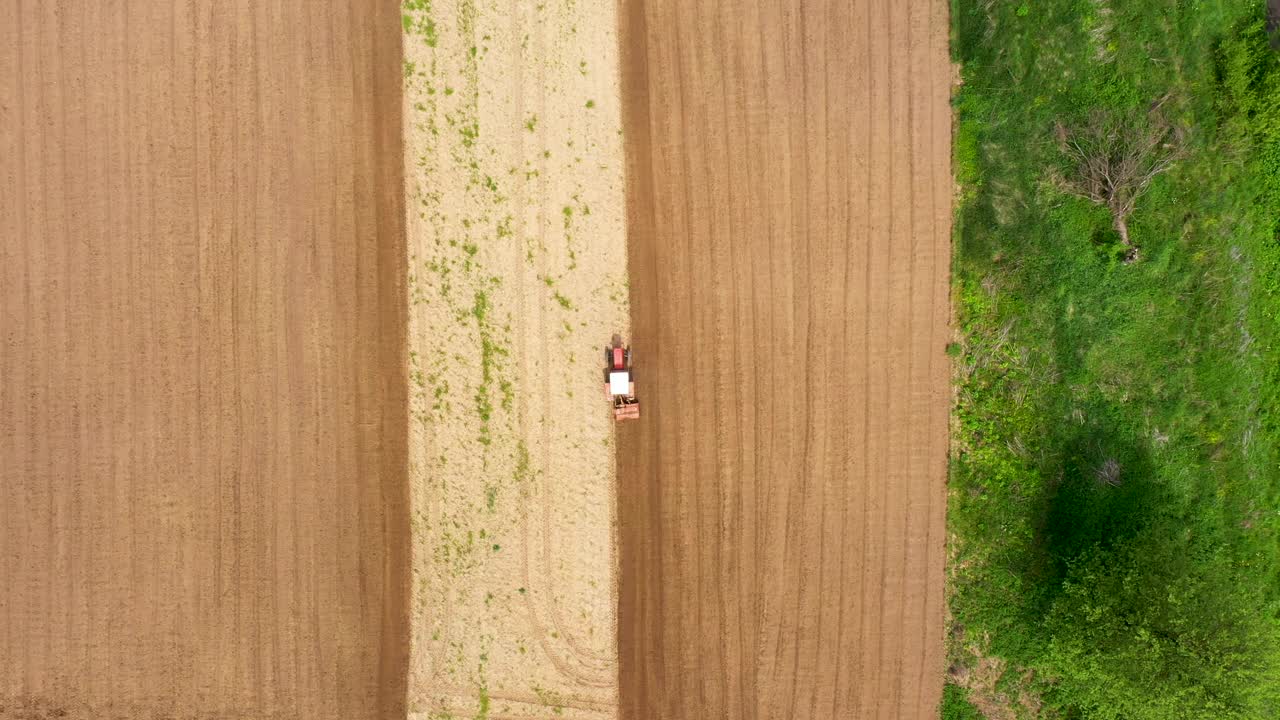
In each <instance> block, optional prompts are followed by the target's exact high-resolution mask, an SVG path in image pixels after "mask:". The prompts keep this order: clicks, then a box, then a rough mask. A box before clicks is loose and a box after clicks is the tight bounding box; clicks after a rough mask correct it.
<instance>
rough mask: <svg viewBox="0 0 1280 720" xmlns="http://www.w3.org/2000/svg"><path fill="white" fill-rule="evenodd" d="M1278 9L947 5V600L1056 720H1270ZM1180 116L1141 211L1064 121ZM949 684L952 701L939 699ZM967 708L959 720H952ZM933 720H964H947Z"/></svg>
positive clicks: (1278, 488)
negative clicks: (1271, 35) (1066, 135)
mask: <svg viewBox="0 0 1280 720" xmlns="http://www.w3.org/2000/svg"><path fill="white" fill-rule="evenodd" d="M1262 6H1263V3H1262V2H1258V1H1255V2H1230V1H1228V0H1216V1H1211V0H1200V1H1198V2H1173V1H1172V0H1130V1H1128V2H1120V1H1119V0H1111V1H1109V2H1101V1H1089V0H1036V1H1034V2H1022V3H997V2H989V1H988V0H955V2H954V3H953V10H954V12H953V17H954V22H955V28H954V38H953V39H954V42H953V48H954V54H955V56H956V59H957V60H958V61H960V62H961V63H962V64H963V68H964V69H963V79H964V85H963V86H962V88H961V89H960V90H959V91H958V93H957V97H956V101H955V103H956V109H957V112H958V115H959V123H958V125H957V129H956V137H955V144H954V167H955V172H956V176H957V180H958V183H959V184H960V186H961V191H960V194H959V200H958V207H957V212H956V235H955V237H956V259H955V268H954V269H955V296H956V305H957V312H958V316H959V322H960V329H961V334H962V340H961V342H960V343H959V346H958V347H955V348H948V353H949V354H951V355H952V356H953V361H954V362H955V364H956V366H957V374H958V377H957V382H958V393H957V406H956V408H955V415H956V420H957V425H956V427H957V436H956V448H957V450H956V452H955V454H954V457H953V461H952V470H951V499H950V514H949V523H950V526H951V530H952V533H953V535H954V537H955V538H956V540H955V543H954V546H953V553H954V561H953V563H952V570H951V578H950V592H951V595H950V597H951V606H952V611H953V614H954V616H955V622H956V623H957V625H958V626H959V627H960V628H961V630H962V632H961V633H959V636H958V637H959V638H960V640H957V641H954V642H953V647H952V648H951V655H952V660H953V661H954V662H959V663H972V662H974V660H975V658H974V657H973V654H972V652H971V651H970V648H971V647H974V646H977V647H979V648H980V651H981V652H982V653H985V654H989V655H996V656H999V657H1002V658H1004V659H1005V660H1007V661H1008V662H1009V671H1010V673H1019V674H1020V673H1022V672H1024V671H1027V670H1030V671H1032V677H1033V680H1032V683H1031V685H1032V687H1033V689H1034V691H1035V692H1036V693H1037V695H1038V696H1039V697H1040V698H1041V700H1042V701H1043V702H1044V704H1045V705H1044V709H1043V711H1042V716H1044V717H1051V718H1052V717H1062V718H1081V719H1084V718H1115V719H1116V720H1120V719H1122V718H1123V719H1125V720H1138V719H1144V718H1153V719H1154V718H1181V717H1215V718H1269V717H1276V716H1278V715H1280V649H1278V648H1280V621H1278V620H1277V618H1280V512H1277V510H1278V509H1280V465H1278V461H1280V455H1278V454H1277V448H1280V402H1277V390H1278V389H1280V371H1278V370H1277V368H1280V331H1278V328H1277V323H1278V321H1280V243H1278V241H1277V230H1278V228H1280V226H1278V221H1277V218H1280V60H1277V57H1276V54H1275V53H1274V51H1271V50H1270V49H1269V48H1268V47H1267V44H1266V38H1265V37H1264V36H1263V34H1262V31H1261V29H1260V25H1259V18H1260V17H1261V12H1262ZM1166 95H1168V96H1169V97H1170V100H1169V101H1168V103H1167V105H1166V113H1167V115H1168V116H1169V118H1170V119H1171V121H1173V122H1174V123H1175V124H1177V125H1179V126H1181V127H1182V128H1184V129H1185V140H1183V145H1182V146H1183V148H1184V150H1185V157H1184V158H1183V159H1182V160H1181V161H1180V162H1179V163H1178V164H1176V165H1175V166H1174V167H1173V169H1172V170H1171V171H1170V172H1168V173H1166V174H1164V175H1161V176H1159V177H1158V178H1156V179H1155V181H1154V182H1153V183H1152V184H1151V185H1150V188H1149V191H1148V192H1147V193H1146V194H1145V195H1144V196H1143V197H1142V198H1141V199H1140V200H1139V201H1138V203H1137V207H1136V210H1135V212H1134V214H1133V215H1132V217H1131V218H1130V223H1129V224H1130V230H1131V231H1132V235H1133V241H1134V243H1135V244H1137V245H1138V246H1140V248H1141V254H1140V259H1139V260H1138V261H1137V262H1133V263H1126V262H1124V261H1123V258H1122V257H1121V254H1120V253H1118V252H1117V247H1116V242H1117V238H1116V236H1115V235H1114V231H1113V230H1112V229H1111V218H1110V216H1109V214H1108V212H1107V210H1106V209H1105V208H1102V207H1100V206H1097V205H1094V204H1092V203H1090V202H1088V201H1086V200H1083V199H1080V198H1077V197H1073V196H1069V195H1066V194H1064V193H1063V192H1061V191H1060V190H1059V189H1058V187H1059V185H1058V184H1056V183H1055V182H1053V180H1052V178H1053V176H1054V173H1055V172H1056V173H1069V172H1070V171H1071V168H1070V167H1069V165H1068V164H1067V163H1066V161H1065V158H1064V157H1063V155H1062V152H1061V150H1060V149H1059V146H1058V142H1057V141H1056V139H1055V127H1056V126H1057V125H1058V124H1059V123H1060V124H1062V125H1063V126H1066V127H1073V126H1078V125H1079V124H1081V123H1083V122H1085V121H1086V120H1087V119H1088V117H1089V116H1090V113H1095V112H1102V113H1108V114H1111V115H1112V116H1114V117H1139V118H1142V117H1144V116H1145V111H1146V108H1147V107H1148V106H1149V104H1150V103H1152V102H1154V101H1155V100H1157V99H1158V98H1161V97H1164V96H1166ZM949 692H953V691H949ZM956 712H959V711H956ZM944 717H964V716H963V715H947V716H944Z"/></svg>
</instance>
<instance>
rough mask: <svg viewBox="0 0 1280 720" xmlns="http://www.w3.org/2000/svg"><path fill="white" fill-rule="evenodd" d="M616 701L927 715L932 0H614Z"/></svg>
mask: <svg viewBox="0 0 1280 720" xmlns="http://www.w3.org/2000/svg"><path fill="white" fill-rule="evenodd" d="M621 32H622V37H623V38H624V42H623V97H624V109H623V110H624V116H623V117H624V129H625V134H626V138H627V154H628V183H629V187H628V202H629V207H628V223H629V239H628V242H629V253H630V273H631V293H632V296H631V302H632V305H631V307H632V325H633V332H634V342H635V347H636V349H637V358H638V367H637V377H638V384H639V390H640V393H641V402H642V404H643V407H644V412H645V416H644V418H642V419H641V420H640V422H639V423H638V424H636V425H635V426H634V427H629V428H624V431H623V432H621V433H620V436H619V445H618V468H619V477H618V488H619V495H620V498H619V521H620V537H621V548H620V555H621V561H622V567H621V581H620V582H621V586H620V618H619V622H620V637H619V642H620V650H621V678H622V688H621V699H622V705H623V710H624V713H623V717H626V718H632V719H634V720H640V719H641V718H643V719H645V720H651V719H654V718H667V719H669V720H690V719H692V718H735V719H736V718H779V719H781V718H787V719H791V718H855V719H859V720H861V719H866V718H929V717H936V712H937V703H938V700H939V696H940V692H941V686H942V676H943V666H942V665H943V646H942V631H943V592H942V590H943V588H942V581H943V573H942V570H943V540H944V538H943V530H944V524H943V518H944V493H943V490H944V472H945V458H946V437H947V436H946V420H947V410H948V390H947V364H946V357H945V353H944V349H945V345H946V343H947V340H948V336H949V335H948V333H949V331H948V328H947V321H948V311H947V294H948V290H947V276H948V266H949V234H950V233H949V221H950V192H951V184H950V168H949V152H950V150H949V139H950V134H949V117H950V113H949V107H948V94H949V77H950V74H949V64H948V55H947V46H946V41H947V4H946V3H945V2H943V0H927V1H926V0H920V1H919V2H892V1H891V0H858V1H857V2H846V1H845V0H818V1H816V2H803V3H802V2H798V0H773V1H771V2H765V3H752V2H731V1H728V0H719V1H716V0H698V1H695V2H683V1H681V2H676V0H624V2H623V26H622V30H621Z"/></svg>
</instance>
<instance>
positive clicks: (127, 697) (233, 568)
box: [0, 0, 408, 720]
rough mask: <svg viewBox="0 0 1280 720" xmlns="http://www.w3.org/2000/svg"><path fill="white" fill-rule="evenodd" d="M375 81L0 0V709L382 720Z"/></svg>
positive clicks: (266, 51) (387, 129)
mask: <svg viewBox="0 0 1280 720" xmlns="http://www.w3.org/2000/svg"><path fill="white" fill-rule="evenodd" d="M400 62H401V60H400V18H399V11H398V4H397V3H395V2H392V1H390V0H382V1H380V2H378V3H376V4H370V3H365V2H357V1H355V0H351V1H349V2H323V3H317V2H311V1H309V0H308V1H304V0H286V1H285V2H271V3H266V2H256V1H254V0H240V1H239V2H234V3H232V2H225V3H224V2H218V3H211V2H192V1H187V2H170V1H169V0H152V1H147V0H127V1H125V2H112V3H102V2H92V1H87V0H86V1H84V2H59V3H54V2H39V1H38V0H27V1H25V2H24V1H21V0H19V1H17V2H13V1H11V2H4V3H0V718H4V717H22V718H36V717H46V716H47V717H71V718H94V720H99V719H102V718H130V719H131V720H132V719H134V718H161V717H163V718H189V717H192V718H194V717H198V718H255V719H258V718H335V719H339V718H340V719H341V720H352V719H354V718H374V717H395V716H399V717H403V716H404V697H405V667H404V664H405V656H406V653H407V641H408V630H407V627H406V622H405V620H406V612H407V610H406V607H405V602H406V598H407V591H408V589H407V586H406V585H405V582H406V581H407V577H408V576H407V573H406V563H407V553H408V531H407V510H406V508H405V503H406V502H407V484H406V480H405V457H404V453H405V433H406V423H407V420H406V398H405V392H406V391H405V385H406V380H405V375H404V370H403V365H404V353H405V336H404V333H405V329H404V328H405V317H406V307H405V299H404V257H403V255H404V248H403V241H404V237H403V236H404V233H403V222H404V220H403V209H402V208H403V206H402V203H403V200H402V181H401V169H400V168H401V150H400V109H401V107H400V87H401V77H402V71H401V65H400Z"/></svg>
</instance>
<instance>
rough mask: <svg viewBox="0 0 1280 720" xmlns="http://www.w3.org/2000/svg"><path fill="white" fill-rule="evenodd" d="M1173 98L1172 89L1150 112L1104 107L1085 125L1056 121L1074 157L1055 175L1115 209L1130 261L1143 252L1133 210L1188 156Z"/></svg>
mask: <svg viewBox="0 0 1280 720" xmlns="http://www.w3.org/2000/svg"><path fill="white" fill-rule="evenodd" d="M1168 100H1169V96H1168V95H1166V96H1165V97H1163V98H1161V99H1160V100H1157V101H1156V102H1155V103H1153V104H1152V105H1151V107H1150V108H1148V109H1147V111H1146V112H1145V113H1138V112H1129V113H1118V112H1113V111H1107V110H1101V109H1098V110H1094V111H1093V112H1092V113H1090V115H1089V119H1088V121H1086V122H1085V123H1084V124H1082V125H1081V126H1079V127H1076V128H1067V127H1066V126H1064V125H1063V124H1062V123H1058V124H1057V126H1056V130H1057V137H1058V146H1059V147H1060V148H1061V149H1062V152H1063V153H1064V154H1066V156H1067V158H1068V159H1069V160H1070V162H1071V168H1070V170H1069V171H1068V172H1065V173H1059V174H1058V175H1057V176H1056V177H1055V181H1056V184H1057V185H1058V187H1059V188H1061V189H1062V190H1063V191H1064V192H1067V193H1069V194H1071V195H1076V196H1078V197H1082V198H1085V199H1086V200H1089V201H1092V202H1095V203H1098V204H1099V205H1102V206H1104V207H1106V208H1107V209H1108V210H1109V211H1110V212H1111V220H1112V225H1113V226H1114V227H1115V229H1116V232H1117V233H1118V234H1119V235H1120V242H1121V243H1123V244H1124V247H1125V260H1126V261H1127V262H1131V261H1133V260H1136V259H1137V257H1138V248H1137V247H1136V246H1135V245H1134V244H1133V242H1132V240H1130V238H1129V216H1130V215H1132V214H1133V209H1134V207H1135V206H1136V205H1137V202H1138V199H1139V198H1140V197H1142V195H1143V193H1145V192H1146V191H1147V188H1148V187H1149V186H1150V185H1151V181H1152V180H1154V179H1155V178H1156V177H1157V176H1158V175H1160V174H1161V173H1163V172H1166V171H1168V170H1169V169H1170V168H1171V167H1173V165H1174V163H1175V162H1177V161H1178V160H1179V159H1181V158H1182V156H1183V150H1182V147H1183V136H1184V132H1183V131H1182V129H1181V128H1178V127H1176V126H1174V125H1173V124H1172V123H1170V122H1169V121H1168V119H1167V118H1166V117H1165V114H1164V106H1165V104H1166V102H1167V101H1168Z"/></svg>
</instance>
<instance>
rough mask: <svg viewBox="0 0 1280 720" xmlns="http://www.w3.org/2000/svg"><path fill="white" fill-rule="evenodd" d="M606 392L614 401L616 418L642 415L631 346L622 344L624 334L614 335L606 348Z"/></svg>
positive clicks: (633, 417) (629, 418)
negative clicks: (637, 397)
mask: <svg viewBox="0 0 1280 720" xmlns="http://www.w3.org/2000/svg"><path fill="white" fill-rule="evenodd" d="M604 362H605V366H604V392H605V395H606V396H607V397H609V399H610V400H612V401H613V419H614V420H635V419H637V418H639V417H640V402H639V401H637V400H636V381H635V377H634V376H633V375H632V373H631V348H630V347H624V346H623V345H622V336H621V335H614V336H613V343H612V344H610V345H608V346H607V347H605V349H604Z"/></svg>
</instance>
